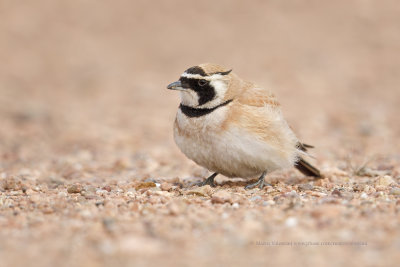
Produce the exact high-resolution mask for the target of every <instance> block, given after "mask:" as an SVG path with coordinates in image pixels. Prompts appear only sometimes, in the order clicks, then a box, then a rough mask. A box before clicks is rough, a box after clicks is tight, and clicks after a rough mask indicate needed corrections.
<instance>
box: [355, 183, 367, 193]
mask: <svg viewBox="0 0 400 267" xmlns="http://www.w3.org/2000/svg"><path fill="white" fill-rule="evenodd" d="M364 189H365V185H363V184H355V185H354V186H353V191H354V192H362V191H364Z"/></svg>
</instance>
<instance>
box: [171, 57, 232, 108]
mask: <svg viewBox="0 0 400 267" xmlns="http://www.w3.org/2000/svg"><path fill="white" fill-rule="evenodd" d="M231 71H232V70H228V69H226V68H224V67H222V66H219V65H216V64H210V63H206V64H201V65H198V66H194V67H191V68H189V69H187V70H186V71H185V72H184V73H183V74H182V75H181V77H180V78H179V80H178V81H176V82H173V83H171V84H169V85H168V86H167V88H168V89H171V90H179V91H180V93H181V104H183V105H186V106H189V107H196V108H212V107H214V106H217V105H219V104H221V103H223V102H224V101H225V95H226V93H227V90H228V88H229V85H230V82H231V79H232V74H231Z"/></svg>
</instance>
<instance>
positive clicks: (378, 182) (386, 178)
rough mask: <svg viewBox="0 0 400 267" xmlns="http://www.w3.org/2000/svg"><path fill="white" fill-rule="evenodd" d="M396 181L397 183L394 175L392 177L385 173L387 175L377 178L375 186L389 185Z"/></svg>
mask: <svg viewBox="0 0 400 267" xmlns="http://www.w3.org/2000/svg"><path fill="white" fill-rule="evenodd" d="M394 183H395V181H394V180H393V178H392V177H390V176H389V175H385V176H382V177H379V178H378V179H376V181H375V187H376V186H389V185H391V184H394Z"/></svg>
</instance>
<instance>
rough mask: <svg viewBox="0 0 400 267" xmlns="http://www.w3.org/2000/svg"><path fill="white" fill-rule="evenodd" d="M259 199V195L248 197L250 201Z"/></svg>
mask: <svg viewBox="0 0 400 267" xmlns="http://www.w3.org/2000/svg"><path fill="white" fill-rule="evenodd" d="M260 199H261V196H253V197H251V198H250V201H257V200H260Z"/></svg>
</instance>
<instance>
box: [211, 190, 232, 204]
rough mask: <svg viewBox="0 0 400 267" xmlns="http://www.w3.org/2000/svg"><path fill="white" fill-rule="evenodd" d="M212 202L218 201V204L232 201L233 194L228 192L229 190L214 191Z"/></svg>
mask: <svg viewBox="0 0 400 267" xmlns="http://www.w3.org/2000/svg"><path fill="white" fill-rule="evenodd" d="M211 202H212V203H218V204H223V203H226V202H230V203H231V202H232V196H231V194H230V193H229V192H227V191H222V190H221V191H218V192H216V193H214V194H213V195H212V198H211Z"/></svg>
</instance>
